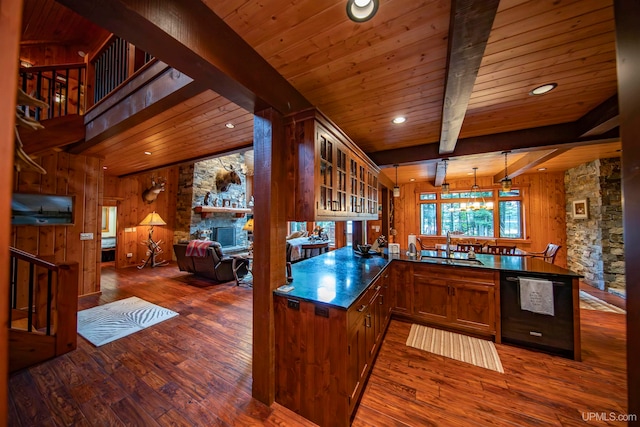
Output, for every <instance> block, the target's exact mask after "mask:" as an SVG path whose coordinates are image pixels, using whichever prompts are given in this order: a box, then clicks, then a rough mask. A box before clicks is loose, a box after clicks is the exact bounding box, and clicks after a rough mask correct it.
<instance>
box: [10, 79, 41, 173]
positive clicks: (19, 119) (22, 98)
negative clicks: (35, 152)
mask: <svg viewBox="0 0 640 427" xmlns="http://www.w3.org/2000/svg"><path fill="white" fill-rule="evenodd" d="M16 104H17V105H25V106H30V107H38V108H47V107H48V105H47V104H46V103H45V102H42V101H40V100H39V99H35V98H32V97H30V96H29V95H27V94H26V93H24V92H23V91H22V89H20V88H18V96H17V99H16ZM27 111H28V110H27ZM18 126H23V127H28V128H31V129H34V130H38V129H44V126H42V125H41V124H40V123H39V122H38V121H36V120H34V119H32V118H31V117H29V115H28V114H25V113H24V112H23V111H21V110H20V109H19V108H17V107H16V129H15V130H16V141H15V154H14V157H15V160H14V161H15V168H16V170H17V171H18V172H20V171H22V170H23V169H24V170H29V169H31V170H34V171H35V172H38V173H41V174H43V175H44V174H46V173H47V171H46V170H45V169H44V168H43V167H42V166H40V165H39V164H38V163H36V162H35V161H34V160H33V159H32V158H31V157H29V155H28V154H27V153H25V152H24V149H23V145H22V141H21V140H20V133H19V132H18Z"/></svg>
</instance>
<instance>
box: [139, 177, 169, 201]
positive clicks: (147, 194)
mask: <svg viewBox="0 0 640 427" xmlns="http://www.w3.org/2000/svg"><path fill="white" fill-rule="evenodd" d="M166 183H167V180H166V179H165V178H158V182H156V181H155V178H151V187H149V188H147V189H146V190H144V191H143V192H142V200H143V201H144V202H145V203H148V204H151V203H153V202H155V201H156V199H157V198H158V194H160V192H161V191H164V186H165V184H166Z"/></svg>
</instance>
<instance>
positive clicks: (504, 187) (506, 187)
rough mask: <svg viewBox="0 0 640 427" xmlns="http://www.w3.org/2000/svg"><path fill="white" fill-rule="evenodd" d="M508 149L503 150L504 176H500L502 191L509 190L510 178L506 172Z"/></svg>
mask: <svg viewBox="0 0 640 427" xmlns="http://www.w3.org/2000/svg"><path fill="white" fill-rule="evenodd" d="M508 153H509V152H508V151H503V152H502V154H504V178H502V191H511V178H509V174H508V173H507V154H508Z"/></svg>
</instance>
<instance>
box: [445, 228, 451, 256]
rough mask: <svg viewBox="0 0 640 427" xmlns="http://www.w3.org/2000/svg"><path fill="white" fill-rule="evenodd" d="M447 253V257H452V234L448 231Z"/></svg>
mask: <svg viewBox="0 0 640 427" xmlns="http://www.w3.org/2000/svg"><path fill="white" fill-rule="evenodd" d="M445 251H446V252H445V253H446V254H447V258H451V234H450V232H449V231H447V246H446V248H445Z"/></svg>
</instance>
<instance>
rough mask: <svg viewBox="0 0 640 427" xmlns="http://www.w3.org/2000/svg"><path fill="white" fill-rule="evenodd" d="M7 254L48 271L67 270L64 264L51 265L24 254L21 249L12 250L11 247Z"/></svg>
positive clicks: (26, 253)
mask: <svg viewBox="0 0 640 427" xmlns="http://www.w3.org/2000/svg"><path fill="white" fill-rule="evenodd" d="M9 254H10V255H12V256H14V257H15V258H18V259H21V260H23V261H27V262H29V263H31V264H35V265H37V266H38V267H44V268H46V269H48V270H58V268H60V267H62V268H68V267H66V266H67V265H66V264H54V263H51V262H49V261H45V260H43V259H40V258H38V257H37V256H35V255H33V254H31V253H29V252H25V251H23V250H21V249H17V248H13V247H9Z"/></svg>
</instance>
